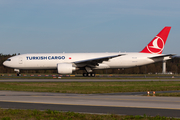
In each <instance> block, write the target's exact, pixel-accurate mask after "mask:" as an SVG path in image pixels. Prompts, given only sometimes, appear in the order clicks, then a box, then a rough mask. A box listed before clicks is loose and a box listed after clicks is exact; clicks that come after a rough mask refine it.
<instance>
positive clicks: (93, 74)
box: [83, 73, 95, 77]
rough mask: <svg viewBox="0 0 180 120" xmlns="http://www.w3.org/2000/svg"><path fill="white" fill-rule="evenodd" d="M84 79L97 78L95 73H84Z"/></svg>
mask: <svg viewBox="0 0 180 120" xmlns="http://www.w3.org/2000/svg"><path fill="white" fill-rule="evenodd" d="M83 77H95V73H83Z"/></svg>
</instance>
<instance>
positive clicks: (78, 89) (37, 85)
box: [0, 81, 180, 94]
mask: <svg viewBox="0 0 180 120" xmlns="http://www.w3.org/2000/svg"><path fill="white" fill-rule="evenodd" d="M0 90H11V91H33V92H55V93H79V94H96V93H118V92H145V91H169V90H180V82H173V81H172V82H171V81H158V82H153V81H150V82H148V81H145V82H32V83H31V82H30V83H29V82H5V83H3V82H2V83H1V84H0Z"/></svg>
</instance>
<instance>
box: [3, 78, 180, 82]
mask: <svg viewBox="0 0 180 120" xmlns="http://www.w3.org/2000/svg"><path fill="white" fill-rule="evenodd" d="M133 81H134V82H138V81H180V79H175V78H168V79H163V78H161V79H154V78H151V79H0V82H133Z"/></svg>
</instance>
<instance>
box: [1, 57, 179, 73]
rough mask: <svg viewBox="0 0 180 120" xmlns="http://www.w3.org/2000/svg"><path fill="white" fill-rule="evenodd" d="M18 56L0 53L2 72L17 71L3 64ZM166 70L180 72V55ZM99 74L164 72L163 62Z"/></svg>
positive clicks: (170, 62)
mask: <svg viewBox="0 0 180 120" xmlns="http://www.w3.org/2000/svg"><path fill="white" fill-rule="evenodd" d="M12 56H16V54H12V55H10V54H6V55H4V54H0V73H15V72H14V69H12V68H7V67H5V66H3V62H4V61H5V60H7V59H8V58H9V57H12ZM166 71H167V72H173V73H175V74H179V73H180V57H174V58H173V59H171V60H168V61H167V62H166ZM83 72H84V71H82V70H78V71H75V72H74V74H82V73H83ZM21 73H57V70H21ZM95 73H97V74H148V73H152V74H156V73H162V62H157V63H154V64H149V65H144V66H139V67H133V68H126V69H105V70H95Z"/></svg>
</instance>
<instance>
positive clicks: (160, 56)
mask: <svg viewBox="0 0 180 120" xmlns="http://www.w3.org/2000/svg"><path fill="white" fill-rule="evenodd" d="M175 55H176V54H166V55H158V56H154V57H149V58H150V59H155V58H163V57H168V56H169V57H172V56H175Z"/></svg>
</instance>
